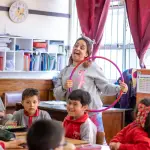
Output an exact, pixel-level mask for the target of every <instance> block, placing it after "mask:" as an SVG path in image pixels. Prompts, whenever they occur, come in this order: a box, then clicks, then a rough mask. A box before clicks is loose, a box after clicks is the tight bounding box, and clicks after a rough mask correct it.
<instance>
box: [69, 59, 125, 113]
mask: <svg viewBox="0 0 150 150" xmlns="http://www.w3.org/2000/svg"><path fill="white" fill-rule="evenodd" d="M96 58H101V59H104V60H107V61H109V62H110V63H112V64H113V65H114V66H115V67H116V69H117V70H118V72H119V73H120V76H121V80H122V82H124V78H123V75H122V73H121V71H120V69H119V67H118V66H117V65H116V64H115V63H114V62H113V61H111V60H110V59H108V58H105V57H102V56H93V57H87V58H85V59H84V60H82V61H81V62H80V63H78V65H77V66H76V67H74V69H73V70H72V72H71V75H70V77H69V80H71V79H72V76H73V74H74V72H75V70H76V69H77V68H78V66H79V65H81V64H82V63H83V62H85V61H87V60H90V59H96ZM71 91H72V89H71V88H69V92H71ZM122 94H123V92H122V91H120V93H119V95H118V98H117V99H116V100H115V101H114V102H113V103H112V104H111V105H109V106H108V107H106V108H103V109H100V110H94V109H93V110H88V111H89V112H103V111H106V110H108V109H110V108H112V107H113V106H114V105H115V104H116V103H117V102H118V101H119V99H120V98H121V96H122Z"/></svg>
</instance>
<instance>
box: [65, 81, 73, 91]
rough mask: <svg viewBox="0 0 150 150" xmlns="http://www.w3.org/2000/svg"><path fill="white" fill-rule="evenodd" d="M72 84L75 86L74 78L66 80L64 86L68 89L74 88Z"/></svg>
mask: <svg viewBox="0 0 150 150" xmlns="http://www.w3.org/2000/svg"><path fill="white" fill-rule="evenodd" d="M72 86H73V82H72V80H67V81H66V84H65V85H64V88H65V89H66V90H68V89H69V88H72Z"/></svg>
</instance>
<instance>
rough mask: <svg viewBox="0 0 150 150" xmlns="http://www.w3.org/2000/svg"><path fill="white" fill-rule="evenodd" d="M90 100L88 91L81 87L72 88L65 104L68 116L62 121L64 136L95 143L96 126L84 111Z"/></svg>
mask: <svg viewBox="0 0 150 150" xmlns="http://www.w3.org/2000/svg"><path fill="white" fill-rule="evenodd" d="M90 102H91V97H90V94H89V92H86V91H83V90H81V89H78V90H74V91H73V92H72V93H71V94H70V95H69V97H68V104H67V112H68V116H67V117H66V118H65V120H64V122H63V126H64V128H65V130H66V132H65V136H66V137H68V138H72V139H79V140H85V141H88V142H89V143H91V144H95V143H96V134H97V128H96V126H95V125H94V123H93V122H92V121H91V120H90V118H89V116H88V113H87V112H86V111H87V109H88V105H89V104H90Z"/></svg>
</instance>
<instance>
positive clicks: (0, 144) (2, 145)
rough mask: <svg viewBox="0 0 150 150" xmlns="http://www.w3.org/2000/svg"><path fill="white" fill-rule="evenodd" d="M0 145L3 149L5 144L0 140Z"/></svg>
mask: <svg viewBox="0 0 150 150" xmlns="http://www.w3.org/2000/svg"><path fill="white" fill-rule="evenodd" d="M0 146H1V147H2V148H3V149H5V144H4V142H2V141H0Z"/></svg>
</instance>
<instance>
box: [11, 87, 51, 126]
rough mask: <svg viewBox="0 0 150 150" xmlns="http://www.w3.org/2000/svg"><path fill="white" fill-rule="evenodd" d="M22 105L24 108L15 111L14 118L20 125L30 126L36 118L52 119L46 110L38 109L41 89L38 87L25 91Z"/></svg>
mask: <svg viewBox="0 0 150 150" xmlns="http://www.w3.org/2000/svg"><path fill="white" fill-rule="evenodd" d="M22 105H23V107H24V109H21V110H19V111H16V112H14V114H13V118H12V120H13V121H16V122H17V125H19V126H27V127H28V128H29V127H30V126H31V124H32V122H34V121H36V120H39V119H51V117H50V115H49V114H48V113H47V112H46V111H43V110H39V109H38V105H39V91H38V90H37V89H34V88H27V89H25V90H24V91H23V94H22ZM8 124H9V123H8Z"/></svg>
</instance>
